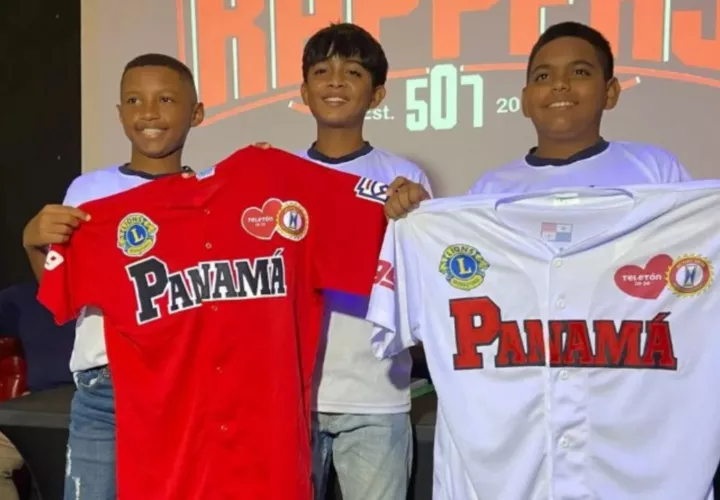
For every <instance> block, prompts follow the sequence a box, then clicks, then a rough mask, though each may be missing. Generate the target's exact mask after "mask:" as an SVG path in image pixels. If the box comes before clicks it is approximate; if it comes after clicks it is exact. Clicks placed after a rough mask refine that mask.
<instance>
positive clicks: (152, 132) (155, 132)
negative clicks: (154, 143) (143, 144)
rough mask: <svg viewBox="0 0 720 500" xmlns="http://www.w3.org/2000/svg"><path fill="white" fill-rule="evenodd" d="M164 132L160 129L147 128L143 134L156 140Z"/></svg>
mask: <svg viewBox="0 0 720 500" xmlns="http://www.w3.org/2000/svg"><path fill="white" fill-rule="evenodd" d="M162 132H163V131H162V130H160V129H159V128H146V129H144V130H143V131H142V134H143V135H144V136H145V137H149V138H150V139H155V138H156V137H158V136H159V135H160V134H162Z"/></svg>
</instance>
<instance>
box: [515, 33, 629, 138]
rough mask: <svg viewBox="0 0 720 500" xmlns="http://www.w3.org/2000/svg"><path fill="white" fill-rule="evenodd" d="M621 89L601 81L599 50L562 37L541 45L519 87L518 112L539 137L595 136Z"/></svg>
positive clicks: (602, 79) (610, 81) (575, 39)
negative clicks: (523, 83) (519, 100)
mask: <svg viewBox="0 0 720 500" xmlns="http://www.w3.org/2000/svg"><path fill="white" fill-rule="evenodd" d="M619 93H620V87H619V85H618V83H617V80H616V79H615V78H612V79H610V80H609V81H606V79H605V75H604V73H603V64H602V61H601V60H600V58H599V55H598V51H597V50H596V49H595V47H593V46H592V45H591V44H590V43H589V42H587V41H585V40H583V39H582V38H576V37H561V38H557V39H555V40H553V41H551V42H549V43H548V44H547V45H545V46H544V47H542V48H541V49H540V50H539V51H538V52H537V54H536V55H535V58H534V59H533V61H532V63H531V67H530V70H529V74H528V82H527V85H526V87H525V88H524V89H523V99H522V104H523V114H524V115H525V116H526V117H528V118H530V119H531V120H532V122H533V124H534V125H535V129H536V130H537V133H538V141H539V142H540V140H541V139H549V140H562V141H573V140H577V141H582V140H584V141H585V142H590V143H591V144H592V141H593V140H598V139H599V134H600V119H601V117H602V113H603V110H605V109H612V108H614V107H615V104H616V103H617V98H618V95H619Z"/></svg>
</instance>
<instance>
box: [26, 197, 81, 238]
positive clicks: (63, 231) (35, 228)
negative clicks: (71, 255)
mask: <svg viewBox="0 0 720 500" xmlns="http://www.w3.org/2000/svg"><path fill="white" fill-rule="evenodd" d="M88 220H90V216H89V215H88V214H86V213H85V212H83V211H82V210H79V209H77V208H74V207H66V206H64V205H45V206H44V207H43V209H42V210H40V212H38V214H37V215H36V216H35V217H33V218H32V219H30V222H28V223H27V224H26V225H25V229H24V230H23V247H25V248H43V247H45V246H47V245H51V244H53V243H67V241H68V240H69V239H70V235H71V234H72V232H73V231H74V230H75V229H77V227H78V226H79V225H80V223H81V222H83V221H88Z"/></svg>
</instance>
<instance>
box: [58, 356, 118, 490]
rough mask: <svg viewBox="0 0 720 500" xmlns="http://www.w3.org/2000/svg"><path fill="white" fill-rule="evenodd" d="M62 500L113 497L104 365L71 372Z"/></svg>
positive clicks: (111, 413)
mask: <svg viewBox="0 0 720 500" xmlns="http://www.w3.org/2000/svg"><path fill="white" fill-rule="evenodd" d="M74 378H75V385H76V386H77V391H75V395H74V396H73V400H72V407H71V409H70V437H69V439H68V447H67V463H66V466H65V500H115V498H116V496H117V495H116V487H115V399H114V396H113V388H112V381H111V379H110V370H109V369H108V367H107V366H104V367H100V368H94V369H91V370H87V371H84V372H78V373H75V374H74Z"/></svg>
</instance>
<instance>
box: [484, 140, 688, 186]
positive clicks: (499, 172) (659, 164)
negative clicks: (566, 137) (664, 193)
mask: <svg viewBox="0 0 720 500" xmlns="http://www.w3.org/2000/svg"><path fill="white" fill-rule="evenodd" d="M688 180H690V174H688V172H687V171H686V170H685V168H684V167H683V166H682V165H681V164H680V163H679V162H678V160H677V158H675V157H674V156H673V155H672V154H670V153H669V152H667V151H665V150H663V149H660V148H658V147H655V146H650V145H647V144H639V143H634V142H615V141H613V142H605V141H600V142H599V143H598V144H596V145H595V146H593V147H591V148H588V149H586V150H584V151H581V152H580V153H578V154H576V155H574V156H573V157H571V158H568V159H567V160H549V159H543V158H538V157H536V156H533V155H532V154H529V155H526V156H524V157H523V158H520V159H518V160H515V161H513V162H512V163H508V164H507V165H503V166H502V167H499V168H497V169H494V170H491V171H489V172H487V173H485V174H484V175H483V176H482V177H480V178H479V179H478V180H477V181H476V182H475V184H474V185H473V187H472V188H471V189H470V193H471V194H480V193H486V194H487V193H524V192H527V191H538V190H542V189H550V188H555V187H575V186H586V187H587V186H591V187H608V186H623V185H631V184H663V183H666V184H672V183H675V182H684V181H688Z"/></svg>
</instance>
